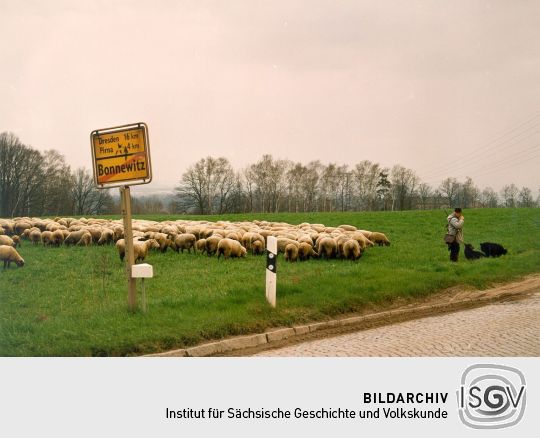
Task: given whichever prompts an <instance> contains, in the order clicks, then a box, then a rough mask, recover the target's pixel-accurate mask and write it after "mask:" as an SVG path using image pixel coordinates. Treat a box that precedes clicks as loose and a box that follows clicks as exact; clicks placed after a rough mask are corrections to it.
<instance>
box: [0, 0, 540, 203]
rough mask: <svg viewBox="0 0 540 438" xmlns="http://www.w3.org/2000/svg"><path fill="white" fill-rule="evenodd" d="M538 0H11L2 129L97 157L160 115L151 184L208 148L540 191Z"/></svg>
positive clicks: (0, 92) (74, 156)
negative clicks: (98, 136) (101, 144)
mask: <svg viewBox="0 0 540 438" xmlns="http://www.w3.org/2000/svg"><path fill="white" fill-rule="evenodd" d="M538 23H540V2H538V1H534V0H531V1H527V0H521V1H519V2H511V1H506V0H504V1H479V0H478V1H472V0H457V1H455V0H454V1H447V0H440V1H437V0H429V1H418V0H408V1H375V0H373V1H361V0H356V1H339V0H331V1H330V0H329V1H320V0H311V1H307V0H304V1H296V0H287V1H281V0H276V1H261V0H243V1H237V0H228V1H217V0H216V1H173V0H170V1H164V0H158V1H151V2H150V1H99V0H86V1H84V2H72V1H59V0H48V1H46V2H43V1H16V2H14V1H12V0H0V56H1V57H2V63H1V65H2V67H1V68H0V132H3V131H9V132H13V133H14V134H16V135H17V136H18V137H19V138H20V140H21V141H22V142H23V143H25V144H28V145H31V146H33V147H35V148H37V149H39V150H47V149H56V150H58V151H60V152H61V153H62V154H64V155H65V157H66V159H67V162H68V163H69V164H70V165H71V166H73V167H74V168H75V167H79V166H84V167H87V168H89V169H91V167H92V163H91V150H90V139H89V135H90V132H91V131H92V130H95V129H103V128H108V127H112V126H118V125H123V124H127V123H133V122H140V121H143V122H146V123H147V124H148V127H149V135H150V145H151V155H152V164H153V174H154V181H153V182H152V184H151V185H152V186H154V187H169V186H170V187H172V186H174V185H175V184H176V183H177V182H178V180H179V179H180V177H181V175H182V173H183V172H184V171H185V170H186V169H187V167H188V166H189V165H191V164H193V163H194V162H196V161H197V160H198V159H200V158H202V157H205V156H208V155H211V156H214V157H216V156H224V157H226V158H228V159H229V160H230V161H231V163H232V164H233V166H234V167H235V168H237V169H241V168H243V167H244V166H246V165H247V164H250V163H253V162H255V161H257V160H258V159H259V158H260V157H261V156H262V155H263V154H266V153H271V154H273V155H274V156H275V157H276V158H282V159H290V160H293V161H301V162H303V163H305V164H306V163H308V162H309V161H312V160H321V161H322V162H323V163H329V162H334V163H338V164H349V165H354V164H355V163H357V162H359V161H361V160H365V159H367V160H371V161H375V162H379V163H381V164H382V165H384V166H392V165H394V164H401V165H403V166H406V167H409V168H412V169H414V170H416V171H417V173H418V175H419V176H420V177H421V179H422V181H424V182H428V183H430V184H432V185H433V186H438V184H439V183H440V181H441V180H442V179H444V178H446V177H449V176H450V177H456V178H458V179H460V180H464V178H465V177H466V176H470V177H472V178H473V180H474V181H475V182H476V183H477V184H478V185H479V186H481V187H486V186H491V187H493V188H495V189H496V190H499V189H500V188H501V187H502V186H503V185H504V184H508V183H512V182H513V183H515V184H516V185H518V186H519V187H521V186H528V187H530V188H531V189H533V192H534V193H536V192H537V190H538V189H539V188H540V172H539V171H538V168H539V167H540V166H539V165H540V80H539V78H540V25H539V24H538Z"/></svg>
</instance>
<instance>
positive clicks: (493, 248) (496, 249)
mask: <svg viewBox="0 0 540 438" xmlns="http://www.w3.org/2000/svg"><path fill="white" fill-rule="evenodd" d="M480 249H481V250H482V252H483V253H484V254H485V255H486V256H487V257H500V256H502V255H504V254H506V253H507V252H508V251H507V250H506V249H505V248H504V247H503V246H502V245H499V244H498V243H492V242H484V243H481V244H480Z"/></svg>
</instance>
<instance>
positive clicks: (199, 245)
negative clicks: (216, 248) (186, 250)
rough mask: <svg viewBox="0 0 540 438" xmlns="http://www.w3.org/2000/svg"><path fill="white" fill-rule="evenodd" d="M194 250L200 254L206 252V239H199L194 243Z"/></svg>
mask: <svg viewBox="0 0 540 438" xmlns="http://www.w3.org/2000/svg"><path fill="white" fill-rule="evenodd" d="M195 249H196V250H197V251H199V252H200V253H201V254H204V253H205V252H206V239H199V240H197V242H195Z"/></svg>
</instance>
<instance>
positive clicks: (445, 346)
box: [256, 293, 540, 356]
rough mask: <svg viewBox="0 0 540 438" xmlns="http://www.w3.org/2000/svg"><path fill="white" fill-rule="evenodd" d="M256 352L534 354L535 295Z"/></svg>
mask: <svg viewBox="0 0 540 438" xmlns="http://www.w3.org/2000/svg"><path fill="white" fill-rule="evenodd" d="M256 356H540V293H536V294H534V295H532V296H531V297H530V298H526V299H522V300H518V301H507V302H503V303H497V304H490V305H487V306H484V307H480V308H477V309H471V310H464V311H461V312H456V313H449V314H446V315H441V316H433V317H428V318H422V319H417V320H414V321H407V322H403V323H399V324H394V325H389V326H385V327H379V328H375V329H370V330H363V331H359V332H356V333H349V334H346V335H339V336H335V337H330V338H324V339H319V340H315V341H308V342H304V343H302V344H297V345H292V346H288V347H283V348H280V349H275V350H267V351H263V352H261V353H258V354H256Z"/></svg>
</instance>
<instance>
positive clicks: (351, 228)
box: [338, 225, 356, 231]
mask: <svg viewBox="0 0 540 438" xmlns="http://www.w3.org/2000/svg"><path fill="white" fill-rule="evenodd" d="M338 228H341V229H342V230H345V231H356V227H355V226H354V225H340V226H339V227H338Z"/></svg>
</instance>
